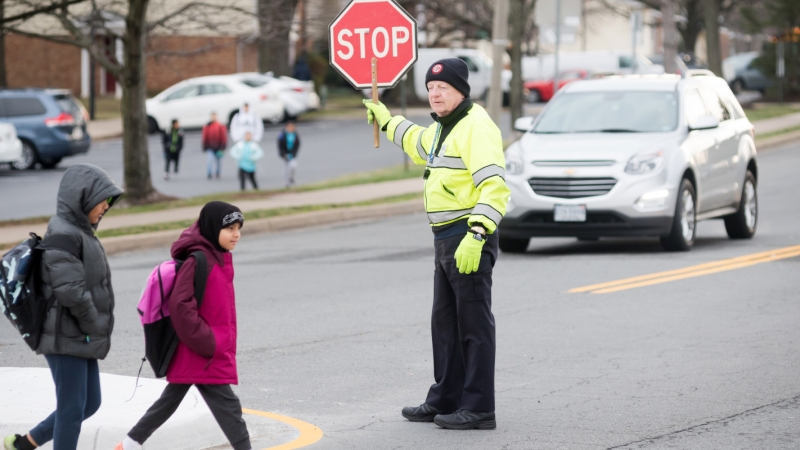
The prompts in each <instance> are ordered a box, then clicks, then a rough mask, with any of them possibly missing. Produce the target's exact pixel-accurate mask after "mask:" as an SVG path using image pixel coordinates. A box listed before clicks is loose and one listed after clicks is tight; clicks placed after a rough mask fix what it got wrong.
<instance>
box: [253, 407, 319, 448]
mask: <svg viewBox="0 0 800 450" xmlns="http://www.w3.org/2000/svg"><path fill="white" fill-rule="evenodd" d="M242 412H243V413H245V414H252V415H254V416H261V417H266V418H268V419H272V420H277V421H279V422H283V423H285V424H287V425H291V426H293V427H294V428H296V429H297V431H299V432H300V436H298V437H297V439H295V440H293V441H292V442H288V443H286V444H281V445H278V446H275V447H269V448H266V449H264V450H294V449H296V448H301V447H305V446H307V445H311V444H313V443H315V442H317V441H318V440H320V439H322V435H323V433H322V430H320V429H319V428H317V427H316V426H314V425H312V424H310V423H308V422H303V421H302V420H299V419H295V418H294V417H289V416H282V415H280V414H275V413H271V412H266V411H258V410H255V409H246V408H242Z"/></svg>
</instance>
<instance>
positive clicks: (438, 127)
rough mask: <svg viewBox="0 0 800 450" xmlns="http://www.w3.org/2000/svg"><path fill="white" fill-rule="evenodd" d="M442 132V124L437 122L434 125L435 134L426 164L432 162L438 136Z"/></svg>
mask: <svg viewBox="0 0 800 450" xmlns="http://www.w3.org/2000/svg"><path fill="white" fill-rule="evenodd" d="M441 134H442V124H441V123H438V124H437V125H436V135H435V136H434V137H433V146H431V153H430V155H428V165H429V166H430V165H431V164H433V158H434V157H435V156H436V155H435V154H434V152H435V151H436V144H437V143H438V142H439V137H440V136H441Z"/></svg>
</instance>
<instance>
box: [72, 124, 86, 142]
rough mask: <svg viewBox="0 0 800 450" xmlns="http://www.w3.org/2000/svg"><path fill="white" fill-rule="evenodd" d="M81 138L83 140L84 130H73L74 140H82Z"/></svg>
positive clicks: (77, 128) (76, 128)
mask: <svg viewBox="0 0 800 450" xmlns="http://www.w3.org/2000/svg"><path fill="white" fill-rule="evenodd" d="M81 138H83V128H81V127H75V128H74V129H73V130H72V139H75V140H78V139H81Z"/></svg>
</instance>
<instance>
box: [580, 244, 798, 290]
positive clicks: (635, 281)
mask: <svg viewBox="0 0 800 450" xmlns="http://www.w3.org/2000/svg"><path fill="white" fill-rule="evenodd" d="M795 256H800V245H794V246H791V247H784V248H779V249H776V250H769V251H766V252H760V253H753V254H752V255H744V256H739V257H736V258H730V259H723V260H720V261H712V262H708V263H703V264H698V265H696V266H690V267H684V268H683V269H676V270H668V271H665V272H658V273H652V274H649V275H641V276H638V277H632V278H625V279H622V280H616V281H609V282H607V283H600V284H593V285H590V286H583V287H579V288H575V289H570V290H569V291H568V292H569V293H572V294H575V293H580V292H591V293H592V294H607V293H610V292H617V291H622V290H626V289H634V288H638V287H643V286H650V285H654V284H660V283H667V282H670V281H675V280H681V279H685V278H692V277H699V276H703V275H709V274H712V273H718V272H723V271H726V270H733V269H739V268H742V267H747V266H752V265H755V264H761V263H765V262H771V261H777V260H780V259H786V258H792V257H795Z"/></svg>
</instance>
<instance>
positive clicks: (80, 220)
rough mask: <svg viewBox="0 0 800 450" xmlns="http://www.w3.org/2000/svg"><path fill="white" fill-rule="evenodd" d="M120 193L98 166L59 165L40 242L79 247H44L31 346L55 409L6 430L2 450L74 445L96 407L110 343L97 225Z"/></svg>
mask: <svg viewBox="0 0 800 450" xmlns="http://www.w3.org/2000/svg"><path fill="white" fill-rule="evenodd" d="M120 195H122V189H120V188H119V187H118V186H117V185H116V184H114V182H113V181H112V180H111V179H110V178H109V177H108V175H107V174H106V173H105V172H104V171H103V170H102V169H100V168H99V167H96V166H93V165H91V164H78V165H75V166H72V167H70V168H69V169H67V171H66V172H64V177H63V178H62V179H61V185H60V186H59V188H58V206H57V207H56V215H55V216H53V217H52V218H51V219H50V223H49V224H48V225H47V233H46V234H45V237H44V243H45V244H46V243H47V238H48V237H50V236H54V235H61V236H66V237H67V238H69V239H71V240H72V241H73V243H74V244H75V248H76V250H77V252H78V253H79V254H78V255H75V254H72V253H70V252H67V251H65V250H59V249H49V250H47V251H45V252H44V253H43V256H42V293H43V295H44V296H45V298H50V296H53V297H54V298H55V302H53V306H52V308H50V311H49V312H48V314H47V317H46V318H45V321H44V326H43V328H42V336H41V339H40V342H39V347H38V348H37V349H36V353H37V354H40V355H44V357H45V359H46V360H47V364H48V366H50V371H51V372H52V374H53V381H54V382H55V385H56V410H55V412H53V413H52V414H51V415H50V416H49V417H47V418H46V419H45V420H43V421H42V422H41V423H40V424H39V425H37V426H36V427H34V428H33V429H32V430H30V432H29V433H28V434H27V435H26V436H20V435H15V436H7V437H6V438H5V439H4V440H3V444H4V448H5V450H30V449H33V448H36V447H38V446H40V445H42V444H44V443H45V442H48V441H50V440H52V441H53V448H54V450H75V448H76V447H77V445H78V436H79V435H80V432H81V423H82V422H83V421H84V420H86V419H87V418H89V417H90V416H91V415H92V414H94V413H95V412H96V411H97V410H98V409H99V408H100V371H99V368H98V365H97V360H98V359H104V358H105V357H106V355H108V350H109V348H110V346H111V340H110V339H111V331H112V330H113V328H114V314H113V313H114V291H113V290H112V289H111V271H110V269H109V267H108V261H107V260H106V254H105V250H103V246H102V245H101V244H100V241H99V240H98V239H97V237H96V236H95V230H96V229H97V225H98V223H99V222H100V219H102V217H103V214H105V212H106V211H108V209H109V208H110V207H111V206H112V205H113V204H114V202H116V200H117V199H118V198H119V196H120Z"/></svg>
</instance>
